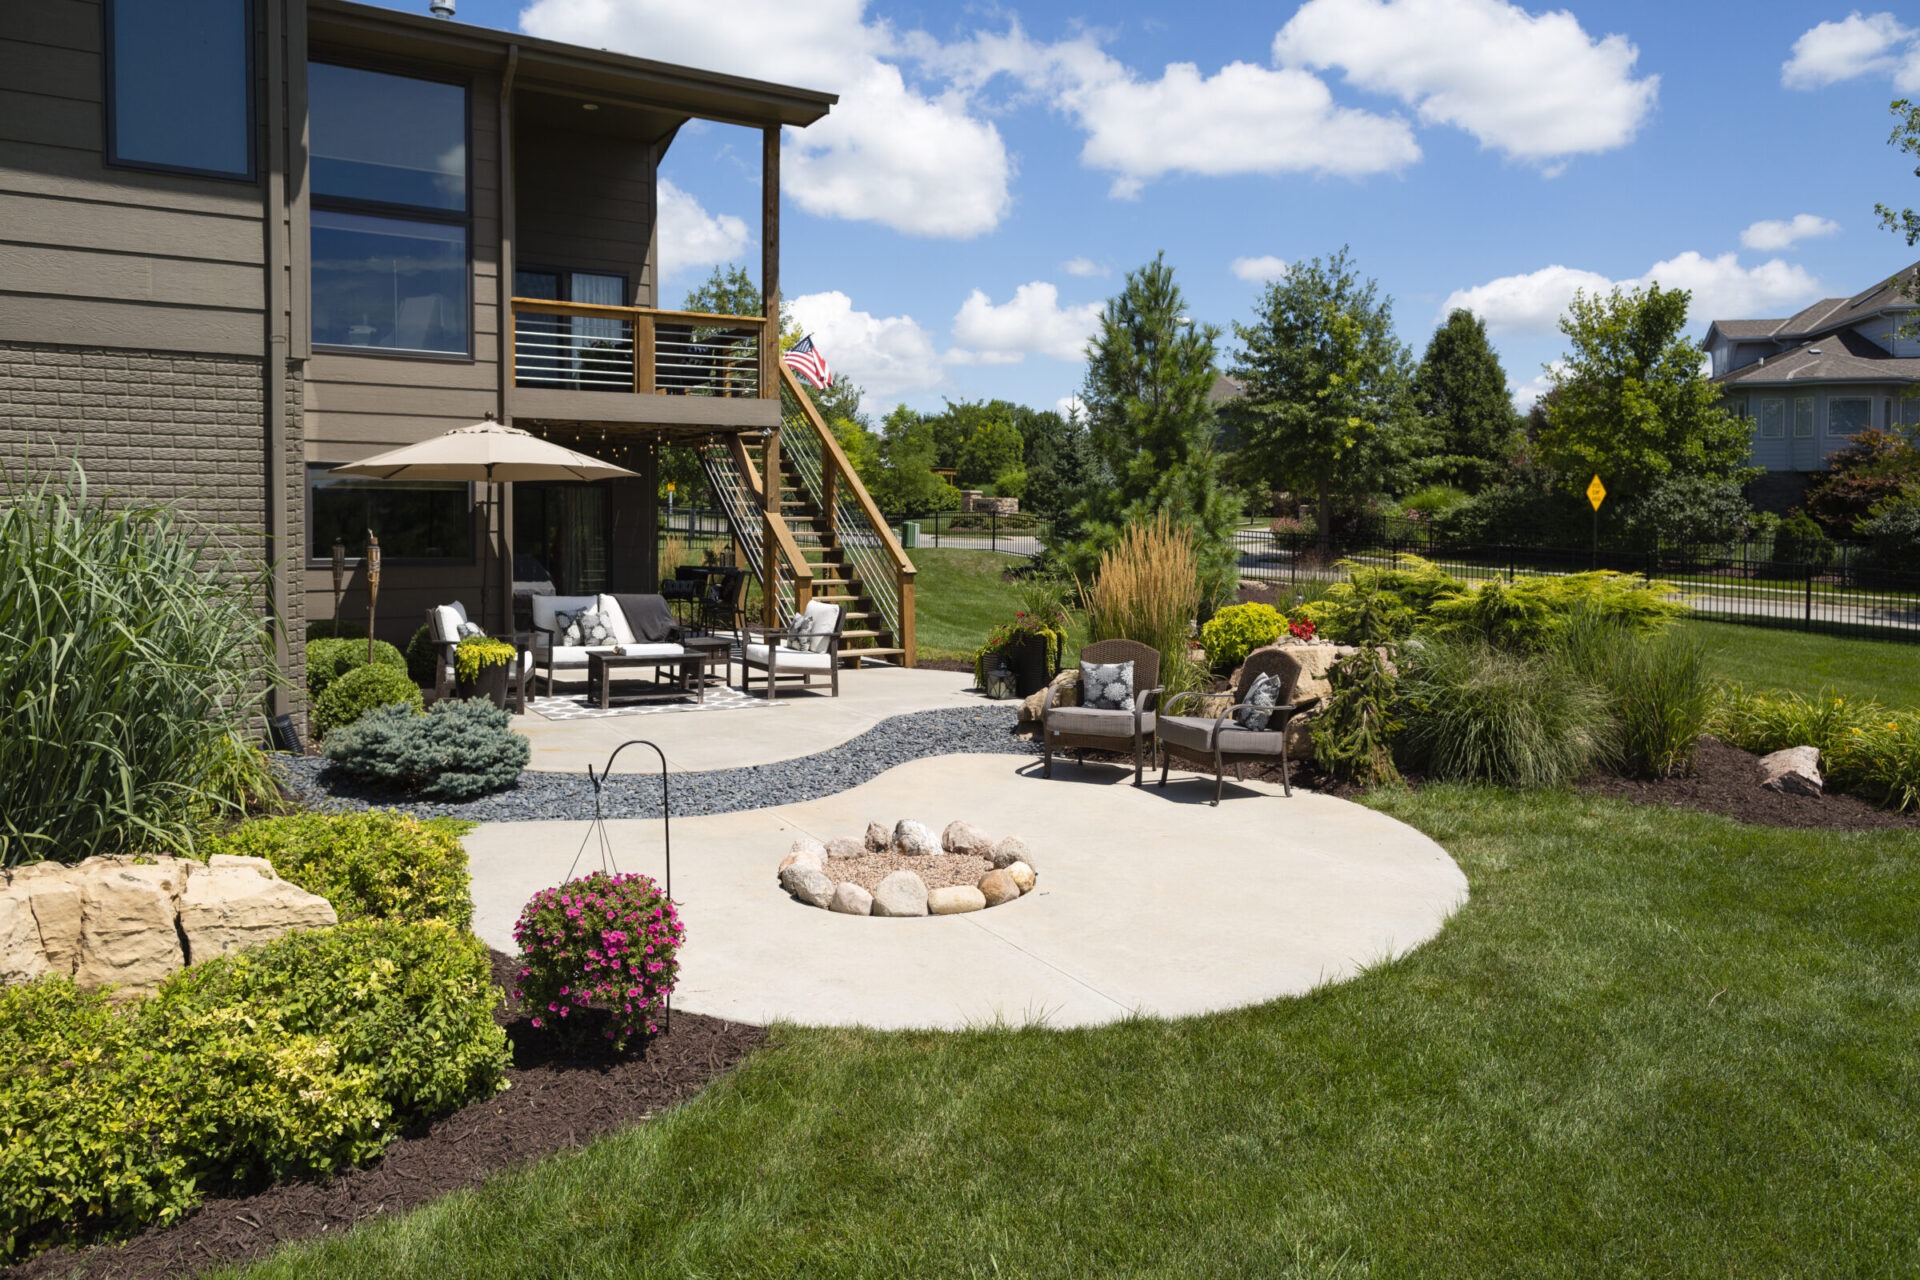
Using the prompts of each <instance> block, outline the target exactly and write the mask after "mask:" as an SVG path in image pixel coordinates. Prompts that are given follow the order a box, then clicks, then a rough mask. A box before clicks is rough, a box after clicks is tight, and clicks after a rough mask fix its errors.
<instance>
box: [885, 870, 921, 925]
mask: <svg viewBox="0 0 1920 1280" xmlns="http://www.w3.org/2000/svg"><path fill="white" fill-rule="evenodd" d="M873 914H874V915H876V916H923V915H925V914H927V882H926V881H924V880H922V879H921V878H920V877H919V875H918V874H916V873H915V872H912V871H895V872H892V873H890V874H889V875H888V876H887V878H886V879H884V880H882V881H881V882H880V885H879V887H878V888H876V889H875V890H874V891H873Z"/></svg>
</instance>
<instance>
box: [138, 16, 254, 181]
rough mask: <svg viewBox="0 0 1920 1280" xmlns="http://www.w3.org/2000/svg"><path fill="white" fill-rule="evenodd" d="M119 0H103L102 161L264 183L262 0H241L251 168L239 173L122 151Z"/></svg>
mask: <svg viewBox="0 0 1920 1280" xmlns="http://www.w3.org/2000/svg"><path fill="white" fill-rule="evenodd" d="M118 3H119V0H101V3H100V52H101V61H100V105H101V112H100V121H101V139H100V156H101V162H102V163H103V164H105V165H106V166H107V168H109V169H135V170H138V171H140V172H142V173H177V174H182V175H185V176H187V177H193V178H210V179H212V180H214V181H216V182H235V183H240V184H242V185H245V186H249V187H257V186H259V185H260V83H259V76H260V49H259V45H260V4H259V0H240V7H241V9H242V11H243V12H244V14H245V16H246V27H247V38H246V42H245V48H246V85H247V109H246V114H247V170H246V172H245V173H236V172H234V171H233V170H231V169H201V168H197V167H195V166H193V165H184V164H163V163H161V162H159V161H154V160H132V159H128V158H127V157H125V156H122V155H121V154H120V151H119V146H118V142H119V137H118V129H117V128H116V126H117V125H118V124H119V122H120V114H119V104H118V101H117V99H118V97H119V95H118V94H117V93H116V92H115V78H114V64H115V61H116V59H115V56H114V49H115V45H116V43H117V42H116V41H115V40H114V38H113V31H114V28H113V11H114V8H115V6H116V5H117V4H118Z"/></svg>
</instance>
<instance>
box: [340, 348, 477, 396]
mask: <svg viewBox="0 0 1920 1280" xmlns="http://www.w3.org/2000/svg"><path fill="white" fill-rule="evenodd" d="M484 354H485V357H486V358H485V359H483V360H480V361H478V362H477V363H475V364H470V365H469V364H456V363H453V362H452V361H445V360H390V359H384V358H382V357H380V356H354V355H345V354H343V353H341V352H338V351H316V352H314V353H313V359H312V360H310V361H308V363H307V385H308V386H310V387H311V386H315V385H318V384H322V383H326V384H332V385H335V386H347V385H353V386H363V387H441V388H449V387H450V388H456V389H467V390H472V389H475V388H479V387H491V386H496V385H497V384H498V381H499V375H498V374H497V373H495V372H494V361H493V353H492V351H491V350H488V351H486V352H485V353H484Z"/></svg>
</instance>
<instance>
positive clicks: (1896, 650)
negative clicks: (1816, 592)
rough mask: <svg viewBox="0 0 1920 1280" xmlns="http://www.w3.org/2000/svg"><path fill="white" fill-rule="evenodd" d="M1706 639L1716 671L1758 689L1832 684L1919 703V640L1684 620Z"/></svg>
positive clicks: (1853, 692)
mask: <svg viewBox="0 0 1920 1280" xmlns="http://www.w3.org/2000/svg"><path fill="white" fill-rule="evenodd" d="M1681 625H1683V626H1685V627H1687V628H1689V629H1690V630H1692V631H1693V632H1694V634H1696V635H1698V636H1699V637H1700V638H1701V639H1702V640H1704V641H1705V642H1706V644H1707V660H1708V663H1709V665H1710V666H1711V667H1712V669H1713V671H1714V674H1716V675H1718V676H1720V677H1721V678H1722V679H1726V680H1737V681H1739V682H1740V683H1741V684H1744V685H1749V686H1751V687H1753V688H1756V689H1791V690H1794V691H1796V692H1799V693H1805V694H1814V693H1818V692H1819V691H1820V690H1822V689H1827V688H1830V689H1833V690H1834V691H1835V692H1837V693H1843V694H1846V695H1848V696H1850V697H1866V698H1874V699H1877V700H1878V701H1880V702H1883V703H1885V704H1887V705H1888V706H1890V707H1920V643H1915V644H1904V643H1901V642H1900V641H1897V640H1857V639H1850V638H1847V637H1843V636H1823V635H1816V634H1813V633H1811V632H1805V631H1783V630H1776V629H1774V628H1772V627H1748V626H1742V625H1740V624H1738V623H1732V622H1686V623H1683V624H1681Z"/></svg>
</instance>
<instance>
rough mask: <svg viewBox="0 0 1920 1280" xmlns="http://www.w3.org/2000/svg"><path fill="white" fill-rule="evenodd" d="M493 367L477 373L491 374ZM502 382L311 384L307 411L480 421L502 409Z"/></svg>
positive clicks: (308, 384)
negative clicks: (464, 385)
mask: <svg viewBox="0 0 1920 1280" xmlns="http://www.w3.org/2000/svg"><path fill="white" fill-rule="evenodd" d="M491 371H492V366H488V367H487V369H485V370H477V371H476V374H481V373H491ZM498 386H499V384H498V379H497V378H496V379H495V382H494V385H492V386H487V385H484V384H481V385H475V386H473V387H470V388H465V389H462V388H458V387H391V386H387V387H383V386H363V385H361V384H358V383H352V382H341V383H326V382H318V383H317V382H312V381H309V382H308V383H307V388H306V394H307V401H306V403H307V409H308V411H309V412H313V411H317V412H319V413H321V414H332V413H373V414H386V415H390V416H403V417H413V416H420V417H454V418H468V419H475V420H477V419H479V418H480V417H481V416H482V415H483V414H485V413H486V412H487V410H489V409H492V410H495V411H496V412H497V411H498V410H499V407H500V406H499V401H500V396H499V389H498Z"/></svg>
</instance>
